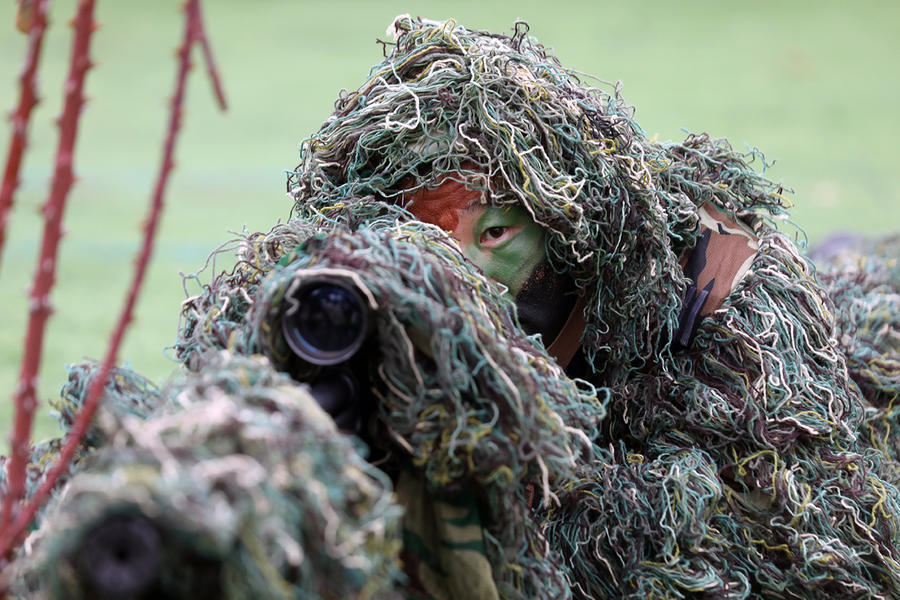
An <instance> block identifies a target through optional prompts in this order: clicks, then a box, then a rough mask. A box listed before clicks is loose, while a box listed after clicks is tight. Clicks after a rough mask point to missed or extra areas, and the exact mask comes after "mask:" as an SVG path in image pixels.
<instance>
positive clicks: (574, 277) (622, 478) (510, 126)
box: [288, 17, 900, 598]
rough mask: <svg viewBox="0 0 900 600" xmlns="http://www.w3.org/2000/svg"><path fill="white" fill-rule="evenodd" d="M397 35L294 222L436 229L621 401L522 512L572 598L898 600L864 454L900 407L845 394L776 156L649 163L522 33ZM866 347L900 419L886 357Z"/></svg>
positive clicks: (899, 574)
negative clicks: (768, 167) (779, 224)
mask: <svg viewBox="0 0 900 600" xmlns="http://www.w3.org/2000/svg"><path fill="white" fill-rule="evenodd" d="M392 33H393V34H394V35H395V44H393V45H392V47H391V50H390V53H389V54H388V55H387V57H386V58H385V60H384V61H383V62H382V63H380V64H378V65H376V66H375V67H374V68H373V69H372V71H371V73H370V75H369V78H368V79H367V80H366V82H365V83H364V84H363V85H362V86H361V87H360V88H359V89H358V90H357V91H356V92H352V93H347V94H343V95H342V96H341V97H340V98H339V99H338V101H337V103H336V105H335V111H334V113H333V115H332V116H331V117H329V118H328V120H327V121H326V122H325V124H324V125H323V127H322V128H321V129H320V131H318V132H317V133H316V134H314V135H313V136H311V137H310V138H309V139H308V140H306V141H305V142H304V144H303V147H302V151H301V163H300V164H299V165H298V167H297V168H296V170H295V171H294V172H293V173H291V174H290V176H289V184H288V187H289V191H290V194H291V195H292V196H293V198H294V200H295V212H296V214H297V215H299V217H300V218H301V219H305V220H314V219H326V220H330V221H333V222H338V223H341V224H343V225H344V226H346V227H348V228H349V229H350V230H355V229H357V228H363V227H365V224H366V223H370V222H372V221H373V220H377V219H385V218H387V219H397V220H399V221H403V220H409V219H413V218H418V219H420V220H423V221H427V222H430V223H433V224H435V225H438V226H439V227H441V228H443V229H444V230H446V231H448V232H450V233H451V234H452V235H453V237H454V238H456V240H457V241H458V243H459V244H460V249H461V251H462V252H463V254H464V255H465V256H466V257H467V258H468V259H469V260H470V261H472V263H473V264H475V265H476V266H478V267H479V268H480V269H481V270H482V272H483V273H484V274H485V275H486V276H487V277H489V278H491V279H494V280H496V281H498V282H499V283H501V284H503V285H504V286H505V287H506V289H507V294H506V295H507V298H508V299H509V300H510V301H511V300H513V299H514V300H515V304H516V307H517V309H518V313H519V316H520V318H521V321H522V322H521V324H522V326H523V327H524V328H525V330H526V331H527V332H528V333H532V334H540V335H541V337H542V339H543V343H544V344H545V345H546V346H547V347H548V349H549V350H550V352H551V354H553V355H554V356H556V358H557V359H558V360H559V363H560V365H561V366H564V367H565V368H566V370H567V373H568V375H569V376H570V377H578V378H583V379H586V380H588V381H591V382H593V383H594V384H595V385H596V386H600V387H608V388H609V390H610V394H611V395H610V400H609V403H608V405H607V416H606V418H605V420H604V421H603V422H602V423H600V424H598V427H597V428H598V431H597V432H596V433H595V434H594V435H593V439H592V441H593V442H594V444H595V448H594V456H593V457H592V458H591V459H590V460H587V461H585V462H583V463H582V464H581V465H580V470H579V473H578V477H577V480H576V481H574V482H568V483H566V484H565V485H564V486H563V487H561V488H559V489H555V490H553V494H554V496H553V497H551V496H550V495H547V494H545V495H540V494H538V495H537V496H536V497H535V498H534V499H533V501H532V504H533V509H534V515H535V518H537V519H539V520H540V522H541V523H542V525H543V528H544V529H543V530H544V532H545V533H546V535H547V536H548V540H549V545H550V546H549V547H550V548H551V549H552V552H556V553H558V555H559V556H560V557H561V558H560V560H561V564H562V565H563V568H564V570H565V575H566V578H567V581H568V582H569V584H570V587H571V593H572V594H573V595H574V596H576V597H626V596H633V597H639V598H645V597H684V596H704V597H706V596H708V597H729V598H743V597H751V596H753V597H779V598H781V597H807V598H819V597H822V596H823V595H828V596H832V597H848V598H849V597H853V598H856V597H860V598H862V597H898V596H900V592H898V589H900V532H898V526H900V505H898V502H900V495H898V490H897V487H896V480H895V478H894V475H893V474H894V473H896V468H895V462H894V461H895V459H894V457H893V456H892V455H890V454H889V453H886V452H885V451H884V450H883V448H882V447H883V446H888V447H890V446H891V442H889V441H885V440H882V439H879V440H878V443H877V447H876V443H875V442H874V440H875V435H874V434H875V432H876V431H877V432H879V435H881V436H890V435H891V434H890V433H888V432H890V431H895V430H896V427H894V429H893V430H892V429H891V428H890V423H891V422H892V420H893V418H894V417H893V413H892V412H891V411H890V403H887V402H880V403H879V404H878V406H876V405H873V404H871V403H870V402H869V401H868V400H867V399H866V398H864V397H862V395H861V394H860V387H859V386H858V385H857V383H855V382H854V381H853V380H852V379H851V378H850V377H849V375H848V370H847V357H846V356H845V353H844V350H843V349H842V347H841V344H840V343H839V340H837V339H836V336H835V333H836V321H835V314H836V313H835V309H834V307H833V304H832V301H831V299H830V298H829V295H828V293H827V292H826V291H825V290H824V289H823V288H822V287H821V286H820V285H819V284H818V283H817V281H816V278H815V273H814V269H813V267H812V265H811V263H810V262H809V261H808V260H807V259H806V258H805V257H804V256H802V254H801V253H800V251H799V250H798V248H797V247H796V246H795V244H794V243H793V242H792V241H791V240H790V239H789V238H788V237H786V236H785V235H783V234H782V233H780V232H779V231H778V230H777V229H776V228H775V227H774V225H773V223H774V222H775V221H777V220H778V219H779V218H780V217H782V216H784V215H785V206H786V202H785V201H784V198H783V196H782V189H781V187H780V186H779V185H777V184H775V183H773V182H771V181H769V180H768V179H766V178H765V177H764V176H763V175H762V174H760V173H759V172H757V171H756V170H754V169H753V167H752V164H753V162H754V160H757V159H761V157H758V156H757V155H756V154H755V153H751V154H749V155H747V154H740V153H738V152H735V151H734V150H733V149H732V148H731V146H730V145H729V144H728V143H727V142H725V141H724V140H714V139H711V138H710V137H709V136H707V135H705V134H703V135H689V136H688V137H687V138H686V139H685V140H684V141H683V142H680V143H657V142H654V141H651V140H650V139H648V137H647V136H646V135H645V134H644V132H643V131H642V130H641V129H640V127H639V126H638V125H637V124H636V123H635V122H634V120H633V118H632V115H633V109H632V108H631V107H629V106H628V105H627V104H625V103H624V101H623V100H622V98H621V97H620V95H619V91H618V89H617V88H614V89H611V90H609V91H603V90H601V89H598V88H596V87H591V86H588V85H585V84H584V83H582V81H581V79H580V76H577V75H576V74H574V73H572V72H570V71H568V70H566V69H565V68H563V67H562V66H560V64H559V62H558V61H557V60H556V59H555V58H554V57H553V56H552V55H551V54H550V53H549V52H548V51H547V49H545V48H544V47H543V46H541V45H540V44H538V43H537V42H536V41H535V40H534V39H533V38H531V37H529V36H528V35H527V27H526V26H525V25H524V24H522V23H518V24H516V27H515V31H514V33H513V35H511V36H504V35H495V34H490V33H486V32H477V31H469V30H467V29H465V28H463V27H461V26H459V25H457V24H456V23H454V22H453V21H448V22H445V23H436V22H430V21H426V20H422V19H411V18H408V17H401V18H398V19H397V21H396V22H395V23H394V24H393V26H392ZM894 285H896V278H895V279H894ZM838 314H839V315H843V314H845V313H838ZM841 318H843V317H841ZM861 321H862V320H860V319H857V322H861ZM846 322H847V323H850V321H846ZM844 323H845V322H844V321H842V324H844ZM855 326H856V325H854V324H853V323H850V324H849V325H847V327H848V329H847V330H846V331H842V333H843V334H844V335H845V336H850V337H851V338H852V337H853V335H854V327H855ZM892 331H893V332H894V333H893V336H891V335H890V334H889V335H888V336H887V339H890V338H891V337H893V340H896V339H897V338H896V328H894V329H893V330H892ZM866 350H867V351H870V352H875V354H876V355H877V356H878V357H880V360H881V361H882V363H880V364H883V365H886V366H882V367H881V369H880V370H874V372H872V373H870V374H869V377H870V378H874V379H875V380H876V382H875V384H873V385H874V387H875V388H877V389H879V390H880V391H879V394H881V396H880V398H881V399H882V400H883V399H884V398H886V397H892V398H894V399H895V398H896V395H897V348H896V343H895V342H894V347H893V348H890V347H887V346H886V347H884V348H882V350H880V352H881V354H878V352H879V350H878V349H877V348H876V349H875V350H872V349H871V348H869V347H868V346H867V347H866ZM891 353H892V354H891ZM851 362H853V361H852V360H851ZM864 364H868V363H864ZM891 369H893V370H891ZM873 385H867V386H866V387H864V388H863V389H871V388H872V387H873ZM879 406H880V408H879Z"/></svg>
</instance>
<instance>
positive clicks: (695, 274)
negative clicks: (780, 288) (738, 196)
mask: <svg viewBox="0 0 900 600" xmlns="http://www.w3.org/2000/svg"><path fill="white" fill-rule="evenodd" d="M698 214H699V216H700V238H699V240H698V241H697V245H696V246H694V248H693V249H692V250H691V251H690V252H689V253H688V254H687V255H686V256H685V257H684V258H683V259H682V261H681V267H682V269H683V270H684V275H685V277H687V278H688V279H690V281H691V283H690V285H689V286H688V288H687V290H685V294H684V307H683V308H682V310H681V314H680V315H679V319H678V324H679V325H678V333H677V335H676V337H675V343H676V345H678V346H681V347H687V346H689V345H690V342H691V339H692V338H693V335H694V331H696V329H697V326H698V325H700V322H701V321H702V320H703V317H705V316H707V315H709V314H711V313H712V312H714V311H715V310H716V309H718V308H719V307H720V306H722V303H723V302H724V301H725V298H726V297H727V296H728V295H729V294H730V293H731V291H732V290H733V289H734V288H736V287H737V285H738V283H739V282H740V281H741V278H743V276H744V275H745V274H746V273H747V271H748V270H749V268H750V264H751V263H752V262H753V257H754V256H756V251H757V250H758V249H759V239H758V238H757V237H756V236H755V235H754V234H753V233H751V232H750V231H749V228H748V227H747V226H746V225H742V224H740V223H738V222H737V221H736V220H734V219H733V218H731V217H729V216H728V215H726V214H724V213H723V212H721V211H719V210H717V209H716V208H715V207H713V206H710V205H709V204H706V205H704V206H701V207H700V209H699V210H698Z"/></svg>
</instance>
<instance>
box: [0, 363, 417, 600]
mask: <svg viewBox="0 0 900 600" xmlns="http://www.w3.org/2000/svg"><path fill="white" fill-rule="evenodd" d="M127 375H128V372H127V371H125V370H120V371H119V373H118V374H117V376H119V377H127ZM70 400H71V403H72V404H73V405H75V404H77V403H78V400H79V399H78V398H76V397H74V396H73V397H71V398H70ZM81 400H83V396H82V398H81ZM104 401H105V403H106V405H108V406H120V407H121V406H125V405H126V404H127V403H128V399H127V398H126V397H125V395H121V394H116V392H115V390H112V389H109V388H107V390H106V397H105V399H104ZM159 403H160V404H162V406H161V407H160V408H159V410H157V411H156V412H154V413H153V414H152V415H150V417H149V418H148V419H147V420H142V419H139V418H130V419H129V418H126V419H123V420H122V421H121V422H120V423H117V424H116V426H115V428H113V429H110V431H108V432H107V433H108V434H109V435H108V437H107V443H105V444H104V445H103V446H102V447H100V448H99V449H97V450H96V451H95V452H93V453H92V454H90V456H88V457H87V458H85V459H84V460H83V461H82V462H81V464H80V465H79V469H78V472H77V473H76V474H75V475H74V476H73V477H72V479H71V480H70V481H69V483H68V485H67V486H66V487H65V488H63V491H62V492H61V494H60V496H59V497H58V498H56V500H55V501H54V502H53V503H51V505H50V506H49V507H48V509H47V513H46V516H45V517H44V519H43V521H42V523H41V528H40V529H39V530H38V531H37V532H36V533H34V534H33V535H32V536H31V538H30V539H29V541H28V543H27V544H26V545H27V547H29V549H30V552H29V554H28V555H27V556H25V557H23V558H22V559H20V561H19V563H18V564H16V565H15V566H14V569H13V570H14V572H13V573H12V575H13V576H14V577H16V583H15V584H14V586H13V589H12V591H13V593H14V594H16V596H17V597H23V598H25V597H27V598H35V599H36V598H59V599H62V598H66V599H77V598H91V599H94V598H126V597H127V598H135V599H138V598H147V599H150V598H227V599H234V600H237V599H244V598H294V597H297V598H311V599H335V600H336V599H339V598H340V599H344V598H394V597H399V596H397V595H396V593H395V591H394V590H395V588H396V583H397V582H398V581H399V580H400V577H401V575H400V572H399V570H398V569H397V564H398V560H397V552H398V550H399V548H400V537H399V528H398V523H399V516H400V514H401V510H400V507H398V506H397V505H396V504H395V503H394V502H393V501H392V497H391V486H390V482H389V481H388V480H387V479H386V477H385V476H384V475H383V474H382V473H381V472H380V471H378V469H376V468H374V467H372V466H371V465H369V464H368V462H366V461H365V460H364V459H363V458H362V457H361V456H360V455H359V453H358V451H357V448H356V447H355V446H354V444H353V443H352V441H351V440H350V439H349V438H347V437H345V436H342V435H340V434H338V432H337V430H336V429H335V426H334V423H333V422H332V421H331V419H330V418H329V417H328V415H327V414H325V413H324V412H323V411H322V410H321V409H320V408H319V407H318V406H317V405H316V403H315V401H313V399H312V398H311V397H310V396H309V394H308V393H307V392H306V391H305V390H304V389H303V387H302V386H300V385H298V384H297V383H296V382H294V381H292V380H291V379H290V378H288V377H285V376H283V375H280V374H278V373H276V372H275V371H274V370H273V369H272V368H271V366H270V365H269V364H268V361H266V360H265V359H262V358H255V359H249V358H243V357H229V356H228V355H227V354H225V353H222V354H221V355H219V356H218V357H217V358H216V359H213V358H212V357H210V360H209V362H208V363H207V365H206V368H205V369H204V370H203V371H201V372H199V373H196V374H191V375H189V376H186V377H185V378H183V379H182V380H181V381H179V382H177V383H175V384H174V385H173V386H172V387H169V388H167V389H166V390H164V391H163V393H162V396H160V398H159ZM102 429H103V428H102V427H99V428H95V431H94V433H95V434H97V435H99V434H101V433H102V432H103V431H102Z"/></svg>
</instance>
